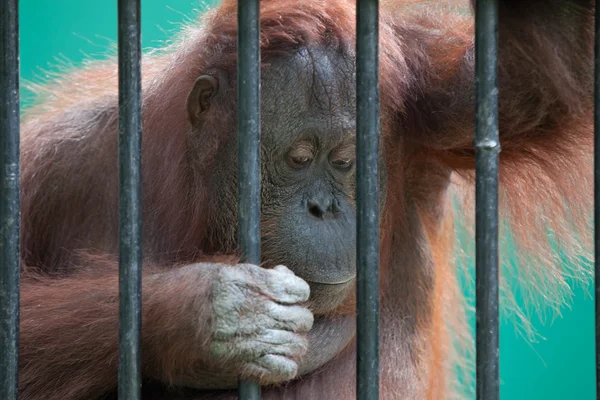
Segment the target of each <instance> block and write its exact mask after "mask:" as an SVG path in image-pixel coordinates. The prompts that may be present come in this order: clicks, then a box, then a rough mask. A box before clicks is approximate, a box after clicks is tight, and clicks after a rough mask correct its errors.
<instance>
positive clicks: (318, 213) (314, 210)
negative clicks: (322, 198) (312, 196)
mask: <svg viewBox="0 0 600 400" xmlns="http://www.w3.org/2000/svg"><path fill="white" fill-rule="evenodd" d="M308 212H309V213H310V214H311V215H312V216H314V217H317V218H323V210H321V207H319V206H318V205H316V204H311V202H308Z"/></svg>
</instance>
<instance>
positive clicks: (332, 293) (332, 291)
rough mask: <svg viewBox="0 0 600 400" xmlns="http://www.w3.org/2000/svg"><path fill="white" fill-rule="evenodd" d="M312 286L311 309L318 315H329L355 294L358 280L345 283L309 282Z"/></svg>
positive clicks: (353, 279)
mask: <svg viewBox="0 0 600 400" xmlns="http://www.w3.org/2000/svg"><path fill="white" fill-rule="evenodd" d="M307 282H308V284H309V286H310V299H309V306H308V307H309V309H310V310H311V311H312V312H313V313H314V314H316V315H322V314H328V313H331V312H332V311H334V310H336V309H337V308H339V307H340V306H341V305H342V304H344V303H345V302H346V300H348V299H349V298H350V297H351V295H353V294H354V289H355V286H356V279H355V278H352V279H349V280H347V281H345V282H343V283H332V284H330V283H316V282H311V281H307Z"/></svg>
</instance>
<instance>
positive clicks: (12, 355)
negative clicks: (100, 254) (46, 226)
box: [0, 0, 21, 400]
mask: <svg viewBox="0 0 600 400" xmlns="http://www.w3.org/2000/svg"><path fill="white" fill-rule="evenodd" d="M0 96H2V97H1V98H0V177H1V179H2V187H1V188H0V252H1V255H0V257H2V258H1V259H0V260H1V261H0V399H3V400H16V399H17V394H18V392H17V389H18V373H19V368H18V367H19V365H18V364H19V363H18V361H19V273H20V249H19V247H20V246H19V241H20V239H19V228H20V221H21V214H20V195H19V193H20V168H19V136H20V134H19V10H18V0H3V1H1V2H0Z"/></svg>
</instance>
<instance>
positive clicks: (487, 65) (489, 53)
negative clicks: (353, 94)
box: [475, 0, 500, 400]
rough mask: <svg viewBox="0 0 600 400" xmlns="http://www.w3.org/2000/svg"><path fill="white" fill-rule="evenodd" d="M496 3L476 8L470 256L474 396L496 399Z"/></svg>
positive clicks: (486, 0)
mask: <svg viewBox="0 0 600 400" xmlns="http://www.w3.org/2000/svg"><path fill="white" fill-rule="evenodd" d="M497 43H498V3H497V0H478V1H477V4H476V8H475V73H476V104H477V105H476V117H475V120H476V121H475V163H476V166H475V176H476V182H475V193H476V201H475V203H476V205H475V261H476V271H475V274H476V275H475V280H476V289H475V290H476V294H475V302H476V319H477V324H476V352H477V353H476V360H477V361H476V364H477V399H481V400H483V399H485V400H498V399H499V398H500V388H499V369H500V368H499V364H500V363H499V355H500V354H499V353H500V350H499V335H498V332H499V325H498V261H499V255H498V155H499V152H500V141H499V136H498V87H497V83H496V80H497V79H496V78H497V55H498V53H497Z"/></svg>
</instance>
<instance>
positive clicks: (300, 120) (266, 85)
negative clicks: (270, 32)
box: [261, 49, 356, 136]
mask: <svg viewBox="0 0 600 400" xmlns="http://www.w3.org/2000/svg"><path fill="white" fill-rule="evenodd" d="M354 65H355V64H354V60H352V59H350V58H348V57H344V56H343V55H341V54H340V53H339V52H337V51H333V50H329V49H302V50H300V51H298V52H297V53H296V54H294V55H293V56H290V57H285V58H283V57H282V58H278V59H275V60H269V62H268V66H266V67H265V68H263V69H262V72H261V73H262V82H261V86H262V91H261V93H262V105H261V114H262V121H263V122H262V124H263V126H264V128H265V129H266V130H267V132H265V133H267V135H268V134H269V131H272V132H271V133H274V132H280V133H283V132H289V131H290V130H293V129H296V130H318V131H320V132H322V135H325V134H326V133H327V132H329V133H335V132H338V133H342V132H348V131H354V125H355V117H354V115H355V113H356V94H355V73H354V71H355V69H354ZM268 136H271V135H268Z"/></svg>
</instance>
